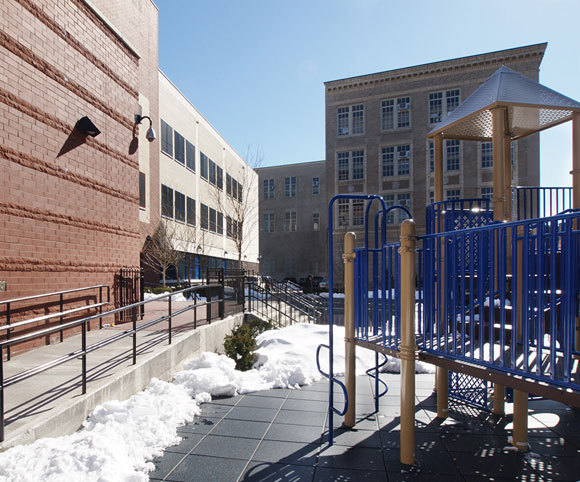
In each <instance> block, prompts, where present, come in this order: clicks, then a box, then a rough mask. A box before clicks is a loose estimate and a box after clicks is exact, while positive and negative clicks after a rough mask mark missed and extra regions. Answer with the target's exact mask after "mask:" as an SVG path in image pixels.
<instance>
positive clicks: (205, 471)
mask: <svg viewBox="0 0 580 482" xmlns="http://www.w3.org/2000/svg"><path fill="white" fill-rule="evenodd" d="M386 380H387V382H388V384H389V387H390V390H389V393H388V394H387V395H386V397H384V398H383V399H382V401H381V408H380V410H379V412H378V413H373V407H374V406H373V399H372V395H371V394H372V387H371V383H370V381H369V380H368V379H367V378H366V377H359V379H358V380H357V403H356V406H357V418H358V423H357V426H356V430H351V431H345V430H343V429H341V428H340V425H341V423H342V419H341V418H340V417H336V416H335V425H336V427H337V429H336V431H335V435H336V437H335V444H334V446H332V447H329V446H328V444H327V438H326V435H325V434H326V433H327V430H326V419H327V417H326V408H327V387H328V384H327V382H326V381H323V382H318V383H316V384H313V385H311V386H308V387H303V388H302V389H300V390H286V389H284V390H270V391H266V392H255V393H250V394H247V395H241V396H237V397H232V398H223V399H219V400H214V401H212V402H211V403H208V404H205V405H203V406H202V414H201V415H200V416H199V417H196V419H195V421H194V423H192V424H190V425H187V426H184V427H182V428H180V429H179V435H180V436H181V437H182V438H183V440H182V442H181V444H179V445H177V446H174V447H169V448H168V449H167V450H166V452H165V453H164V455H163V457H161V458H159V459H157V460H155V461H154V463H155V466H156V470H155V471H154V472H152V473H151V474H150V477H151V479H152V480H167V481H174V482H177V481H188V482H189V481H204V482H207V481H219V482H227V481H268V482H273V481H277V480H281V481H302V480H308V481H331V480H333V481H359V480H377V481H381V480H385V481H386V480H389V481H398V480H417V481H423V480H425V481H431V480H433V478H434V477H437V480H440V481H445V482H448V481H463V480H467V481H484V480H496V481H504V480H505V481H507V480H529V481H538V480H578V479H579V478H580V430H579V429H580V414H579V413H578V412H575V411H573V410H571V409H569V408H567V407H566V406H564V405H561V404H558V403H556V402H551V401H543V400H540V401H530V416H529V425H530V447H531V449H530V452H528V453H526V454H521V453H515V452H511V451H507V450H504V447H506V446H508V445H509V444H508V441H507V437H508V435H509V434H510V433H511V430H510V428H511V425H510V422H511V417H510V415H507V416H506V417H503V418H498V417H495V416H493V415H491V414H487V413H480V412H477V411H473V410H472V409H469V408H465V407H463V406H461V405H455V406H452V407H451V410H450V414H451V415H450V418H449V419H447V420H445V421H443V422H441V421H438V420H437V419H436V417H435V415H436V408H435V407H436V400H435V397H434V396H433V394H432V387H433V375H419V376H418V377H417V410H416V426H417V431H416V457H417V460H418V465H419V470H416V469H414V470H411V471H409V470H408V468H407V467H402V466H401V464H400V462H399V436H400V433H399V430H400V425H399V415H400V409H399V401H400V398H399V390H400V378H399V376H398V375H387V376H386ZM506 408H507V410H508V411H509V410H510V409H511V405H509V404H508V405H507V407H506Z"/></svg>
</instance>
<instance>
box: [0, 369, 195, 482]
mask: <svg viewBox="0 0 580 482" xmlns="http://www.w3.org/2000/svg"><path fill="white" fill-rule="evenodd" d="M199 413H200V409H199V407H198V405H197V403H196V401H195V400H194V399H192V398H191V397H190V396H189V394H188V393H187V391H186V390H185V389H184V388H183V387H180V386H179V385H174V384H171V383H166V382H162V381H159V380H156V379H153V380H151V383H150V384H149V387H148V388H147V389H145V390H144V391H142V392H140V393H138V394H136V395H134V396H132V397H131V398H130V399H129V400H125V401H123V402H119V401H111V402H107V403H105V404H103V405H100V406H98V407H97V408H96V409H95V410H94V411H93V413H92V414H91V415H90V416H89V418H88V419H87V420H86V421H85V422H84V424H83V425H84V429H83V430H81V431H79V432H76V433H74V434H72V435H68V436H65V437H58V438H44V439H40V440H37V441H36V442H34V443H33V444H31V445H23V446H17V447H14V448H12V449H9V450H7V451H6V452H4V453H2V454H0V480H6V481H18V480H23V481H24V480H27V481H28V480H30V481H37V480H43V481H62V480H75V481H81V480H86V481H118V480H126V481H131V482H138V481H146V480H149V477H148V476H147V475H146V473H147V472H149V471H151V470H153V469H154V466H153V464H152V463H151V462H150V460H151V459H153V457H156V456H159V455H161V454H162V453H163V449H164V448H165V447H167V446H169V445H174V444H177V443H179V441H180V440H181V439H180V438H179V437H178V436H177V433H176V428H177V427H178V426H180V425H183V424H185V423H187V422H191V421H192V420H193V417H194V416H195V415H198V414H199Z"/></svg>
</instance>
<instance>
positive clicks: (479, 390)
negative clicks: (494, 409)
mask: <svg viewBox="0 0 580 482" xmlns="http://www.w3.org/2000/svg"><path fill="white" fill-rule="evenodd" d="M489 389H490V387H489V384H488V382H487V381H486V380H481V379H480V378H474V377H471V376H469V375H465V374H464V373H456V372H452V371H450V372H449V398H451V399H453V400H457V401H459V402H462V403H465V404H467V405H471V406H474V407H478V408H481V409H483V410H491V407H490V402H489V398H490V397H489V396H488V391H489Z"/></svg>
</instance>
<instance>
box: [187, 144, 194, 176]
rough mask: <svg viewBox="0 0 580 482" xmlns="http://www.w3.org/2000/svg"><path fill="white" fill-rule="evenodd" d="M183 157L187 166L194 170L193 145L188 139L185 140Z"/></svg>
mask: <svg viewBox="0 0 580 482" xmlns="http://www.w3.org/2000/svg"><path fill="white" fill-rule="evenodd" d="M185 157H186V159H187V168H188V169H191V170H192V171H195V147H194V145H193V144H192V143H191V142H189V141H185Z"/></svg>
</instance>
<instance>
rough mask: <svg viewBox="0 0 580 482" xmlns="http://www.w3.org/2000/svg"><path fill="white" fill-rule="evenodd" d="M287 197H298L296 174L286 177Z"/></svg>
mask: <svg viewBox="0 0 580 482" xmlns="http://www.w3.org/2000/svg"><path fill="white" fill-rule="evenodd" d="M284 188H285V192H286V197H296V176H288V177H286V178H285V179H284Z"/></svg>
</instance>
